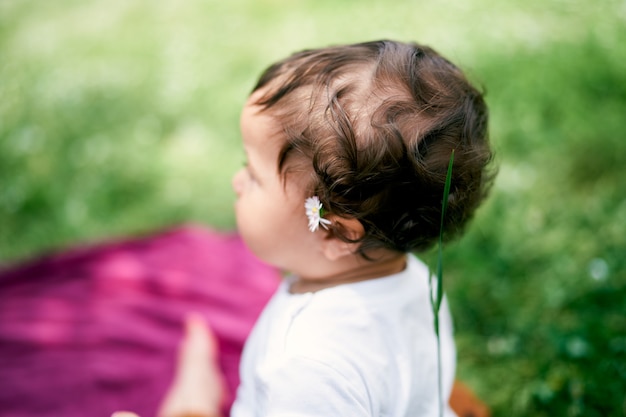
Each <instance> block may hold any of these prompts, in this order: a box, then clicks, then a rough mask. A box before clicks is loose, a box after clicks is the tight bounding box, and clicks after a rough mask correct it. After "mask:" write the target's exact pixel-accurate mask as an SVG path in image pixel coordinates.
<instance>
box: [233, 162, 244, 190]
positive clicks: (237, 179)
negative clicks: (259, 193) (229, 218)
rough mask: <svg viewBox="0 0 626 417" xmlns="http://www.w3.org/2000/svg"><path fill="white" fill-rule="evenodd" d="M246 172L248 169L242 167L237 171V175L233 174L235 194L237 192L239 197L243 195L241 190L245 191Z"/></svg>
mask: <svg viewBox="0 0 626 417" xmlns="http://www.w3.org/2000/svg"><path fill="white" fill-rule="evenodd" d="M245 174H246V169H245V168H241V169H240V170H239V171H237V172H235V175H233V179H232V185H233V190H234V191H235V194H237V197H239V196H240V195H241V192H242V191H243V185H244V178H245Z"/></svg>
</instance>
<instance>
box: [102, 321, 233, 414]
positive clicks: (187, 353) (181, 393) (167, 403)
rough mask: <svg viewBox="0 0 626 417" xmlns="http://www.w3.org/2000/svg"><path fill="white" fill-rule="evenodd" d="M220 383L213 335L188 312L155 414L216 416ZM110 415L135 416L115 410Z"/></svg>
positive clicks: (221, 390)
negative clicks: (168, 380) (169, 380)
mask: <svg viewBox="0 0 626 417" xmlns="http://www.w3.org/2000/svg"><path fill="white" fill-rule="evenodd" d="M224 387H225V384H224V381H223V379H222V376H221V372H220V370H219V367H218V364H217V343H216V340H215V337H214V336H213V334H212V333H211V331H210V329H209V328H208V327H207V325H206V323H205V322H204V320H203V319H202V318H201V317H199V316H197V315H190V316H189V317H187V319H186V320H185V337H184V339H183V341H182V342H181V345H180V348H179V356H178V363H177V369H176V375H175V376H174V380H173V382H172V385H171V386H170V388H169V390H168V392H167V394H166V396H165V399H164V400H163V403H162V404H161V406H160V408H159V411H158V413H157V417H219V416H220V415H221V414H220V406H221V404H222V400H223V398H224V391H225V388H224ZM112 417H139V416H138V415H137V414H135V413H132V412H129V411H118V412H115V413H113V414H112Z"/></svg>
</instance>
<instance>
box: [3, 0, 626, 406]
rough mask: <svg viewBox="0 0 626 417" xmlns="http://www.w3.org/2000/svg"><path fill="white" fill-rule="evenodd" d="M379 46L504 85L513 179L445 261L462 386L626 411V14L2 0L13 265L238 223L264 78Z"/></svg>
mask: <svg viewBox="0 0 626 417" xmlns="http://www.w3.org/2000/svg"><path fill="white" fill-rule="evenodd" d="M377 38H394V39H400V40H416V41H419V42H422V43H426V44H429V45H431V46H433V47H435V48H436V49H437V50H439V51H440V52H441V53H443V54H444V55H446V56H447V57H449V58H450V59H451V60H452V61H454V62H455V63H457V64H459V65H460V66H461V67H462V68H464V69H465V70H466V72H467V74H468V75H469V77H470V78H471V79H472V80H474V81H475V82H476V83H478V84H479V85H481V86H483V87H484V88H485V89H486V91H487V96H486V97H487V101H488V103H489V106H490V109H491V130H490V131H491V139H492V142H493V144H494V148H495V149H496V163H497V165H498V167H499V174H498V177H497V181H496V183H495V186H494V189H493V192H492V194H491V196H490V198H489V200H488V201H487V203H486V204H485V205H484V206H483V207H482V208H481V209H480V210H479V212H478V213H477V216H476V218H475V221H474V223H473V224H472V225H471V227H470V228H469V229H468V232H467V234H466V235H465V236H464V237H463V238H462V239H460V240H459V241H457V242H455V243H452V244H450V245H449V246H448V247H447V248H446V250H445V252H444V256H445V268H446V269H445V278H444V279H445V284H444V285H445V286H446V289H447V292H448V297H449V299H450V303H451V308H452V311H453V315H454V318H455V323H456V338H457V344H458V351H459V357H458V362H459V365H458V375H459V377H460V378H461V379H463V380H464V381H466V382H468V383H469V385H471V386H472V387H473V388H474V389H475V390H476V391H477V392H478V393H479V395H480V397H481V398H483V399H484V400H485V401H486V402H487V403H488V404H489V405H490V406H491V408H492V410H493V414H494V416H513V417H517V416H591V417H593V416H624V415H626V400H625V397H624V393H625V392H626V301H625V300H626V168H625V165H626V133H625V132H626V4H625V3H624V2H623V1H616V0H615V1H614V0H600V1H595V2H592V1H586V2H583V1H582V0H576V1H570V2H566V1H562V0H549V1H539V0H525V1H522V0H514V1H495V0H466V1H460V0H459V1H457V2H452V1H449V0H447V1H438V2H435V1H431V2H425V1H421V2H420V1H409V0H398V1H387V2H382V1H375V0H360V1H356V0H334V1H330V0H292V1H286V0H229V1H222V2H218V1H216V0H204V1H201V0H155V1H147V0H145V1H141V0H106V1H105V0H84V1H76V0H55V1H51V2H47V1H43V0H38V1H35V0H22V1H17V0H3V1H2V2H0V263H3V264H8V263H11V262H17V261H19V260H23V259H27V258H29V257H31V256H35V255H37V254H40V253H42V252H46V251H50V250H60V249H62V248H63V247H68V246H74V245H77V244H83V243H86V242H92V241H99V240H102V239H109V238H113V237H118V236H128V235H135V234H140V233H144V232H148V231H153V230H156V229H160V228H163V227H167V226H170V225H174V224H179V223H185V222H195V223H201V224H204V225H207V226H210V227H214V228H218V229H223V230H230V229H233V228H234V218H233V211H232V203H233V200H234V195H233V193H232V191H231V189H230V176H231V174H232V173H233V172H234V171H235V170H236V169H238V167H239V166H240V165H241V163H242V161H243V153H242V151H241V149H240V138H239V132H238V118H239V111H240V109H241V106H242V105H243V103H244V101H245V99H246V96H247V94H248V92H249V91H250V89H251V87H252V86H253V84H254V81H255V78H256V77H257V76H258V75H259V73H260V72H261V71H262V70H263V69H264V68H265V67H266V66H267V65H269V64H270V63H271V62H273V61H274V60H276V59H278V58H282V57H283V56H285V55H287V54H289V53H291V52H294V51H297V50H301V49H304V48H310V47H318V46H325V45H329V44H337V43H348V42H356V41H364V40H371V39H377ZM426 258H427V259H429V260H431V261H432V259H433V255H432V254H427V255H426Z"/></svg>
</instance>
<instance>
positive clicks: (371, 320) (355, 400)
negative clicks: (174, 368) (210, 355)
mask: <svg viewBox="0 0 626 417" xmlns="http://www.w3.org/2000/svg"><path fill="white" fill-rule="evenodd" d="M288 289H289V281H285V282H283V283H282V284H281V286H280V287H279V289H278V291H277V292H276V294H275V295H274V296H273V298H272V299H271V300H270V302H269V303H268V305H267V306H266V308H265V310H264V311H263V313H262V314H261V316H260V317H259V320H258V322H257V323H256V325H255V327H254V329H253V331H252V333H251V335H250V337H249V339H248V341H247V342H246V346H245V348H244V352H243V358H242V362H241V368H240V373H241V385H240V387H239V389H238V391H237V399H236V401H235V404H234V405H233V408H232V410H231V416H232V417H251V416H268V417H313V416H316V417H321V416H323V417H331V416H341V417H349V416H389V417H396V416H397V417H400V416H411V417H420V416H433V417H436V416H438V415H439V414H438V410H439V409H438V404H439V399H438V398H439V397H438V379H437V378H438V377H437V342H436V337H435V332H434V327H433V326H434V325H433V313H432V307H431V305H430V298H429V288H428V269H427V268H426V266H425V265H424V264H423V263H422V262H421V261H419V260H418V259H417V258H416V257H414V256H412V255H409V256H408V260H407V267H406V269H405V270H404V271H402V272H400V273H398V274H394V275H391V276H388V277H384V278H377V279H372V280H367V281H361V282H357V283H353V284H344V285H339V286H336V287H332V288H327V289H323V290H320V291H317V292H315V293H306V294H290V293H289V291H288ZM440 335H441V351H442V368H443V387H444V388H443V390H444V396H443V398H444V403H445V405H446V410H445V413H444V414H445V415H446V416H454V413H453V412H452V411H451V410H450V409H449V408H447V402H448V401H447V399H448V398H449V396H450V390H451V386H452V382H453V379H454V368H455V348H454V340H453V338H452V321H451V318H450V313H449V310H448V305H447V303H446V302H445V300H444V303H443V304H442V307H441V312H440Z"/></svg>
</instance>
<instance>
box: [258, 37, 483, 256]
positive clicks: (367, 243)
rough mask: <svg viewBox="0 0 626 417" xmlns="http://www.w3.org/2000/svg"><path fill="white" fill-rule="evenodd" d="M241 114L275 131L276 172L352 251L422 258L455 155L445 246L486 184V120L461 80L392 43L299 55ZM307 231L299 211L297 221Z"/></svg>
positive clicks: (261, 86)
mask: <svg viewBox="0 0 626 417" xmlns="http://www.w3.org/2000/svg"><path fill="white" fill-rule="evenodd" d="M248 106H254V107H255V108H256V109H257V113H258V114H262V115H263V117H264V118H266V120H272V121H273V122H274V126H275V127H274V129H273V132H272V135H273V138H272V140H273V141H274V142H272V143H274V144H275V146H276V149H275V152H274V154H275V161H274V163H275V169H276V173H277V174H278V175H280V177H281V178H282V180H283V181H284V186H285V187H287V186H289V184H290V183H293V182H295V183H297V184H298V188H299V189H300V190H301V191H302V196H303V197H302V200H301V202H302V204H303V203H304V198H305V197H307V196H313V195H315V196H318V197H319V199H320V201H321V203H322V204H323V206H324V209H325V211H326V213H328V214H329V215H330V216H331V218H335V219H356V220H358V222H359V223H360V224H361V225H362V231H361V233H360V235H359V236H356V239H355V235H354V234H353V233H350V231H348V230H346V228H345V227H343V225H344V224H345V223H342V222H341V221H336V222H335V221H333V223H332V224H331V225H330V227H329V231H324V230H322V229H320V230H318V231H317V232H316V233H329V235H330V237H335V238H338V239H340V240H343V241H346V242H353V241H354V240H358V246H357V251H358V253H360V254H361V255H365V256H367V254H368V253H369V252H370V251H373V250H378V249H386V250H390V251H395V252H408V251H414V250H415V251H421V250H424V249H427V248H428V247H430V246H431V245H432V244H433V243H434V242H435V241H436V240H437V237H438V235H439V225H440V216H441V198H442V195H443V189H444V183H445V177H446V171H447V166H448V162H449V159H450V154H451V152H452V150H453V149H454V151H455V159H454V167H453V174H452V184H451V190H450V198H449V202H448V211H447V217H446V220H445V222H444V234H445V236H446V237H448V238H449V237H451V236H452V235H454V234H455V233H456V232H458V231H460V230H461V229H462V228H463V226H464V225H465V224H466V222H467V221H468V220H469V219H470V218H471V216H472V214H473V212H474V211H475V209H476V207H477V206H478V205H479V203H480V202H481V201H482V199H483V198H484V197H485V195H486V192H487V189H488V186H489V184H490V179H491V176H490V175H489V174H488V171H487V165H488V162H489V161H490V159H491V151H490V148H489V143H488V140H487V108H486V106H485V103H484V101H483V97H482V95H481V93H480V92H479V91H478V90H477V89H476V88H474V87H473V86H472V85H470V83H469V82H468V81H467V79H466V78H465V76H464V75H463V74H462V72H461V71H460V70H459V69H458V68H457V67H455V66H454V65H453V64H451V63H450V62H448V61H447V60H446V59H444V58H442V57H441V56H440V55H438V54H437V53H436V52H434V51H433V50H432V49H430V48H428V47H425V46H421V45H416V44H405V43H399V42H392V41H379V42H370V43H363V44H356V45H347V46H338V47H331V48H324V49H319V50H311V51H304V52H301V53H298V54H295V55H293V56H291V57H289V58H287V59H285V60H283V61H280V62H278V63H276V64H274V65H272V66H271V67H269V68H268V69H267V70H266V71H265V73H264V74H263V75H262V76H261V78H260V80H259V82H258V84H257V86H256V87H255V89H254V92H253V95H252V96H251V100H250V101H249V104H248ZM301 216H302V217H303V224H305V225H306V219H305V214H304V209H302V211H301Z"/></svg>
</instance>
